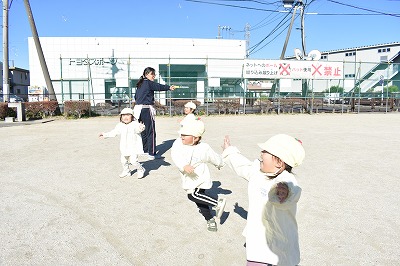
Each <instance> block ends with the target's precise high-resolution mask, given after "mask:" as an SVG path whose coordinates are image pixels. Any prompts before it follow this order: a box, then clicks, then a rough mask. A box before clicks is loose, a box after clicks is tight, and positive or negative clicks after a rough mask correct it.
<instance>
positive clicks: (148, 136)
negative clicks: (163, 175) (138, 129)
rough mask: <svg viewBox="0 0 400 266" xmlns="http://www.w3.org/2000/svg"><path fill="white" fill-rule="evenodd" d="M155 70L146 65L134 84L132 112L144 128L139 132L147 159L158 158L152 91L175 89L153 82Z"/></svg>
mask: <svg viewBox="0 0 400 266" xmlns="http://www.w3.org/2000/svg"><path fill="white" fill-rule="evenodd" d="M155 78H156V71H155V69H154V68H152V67H146V68H145V69H144V71H143V75H142V76H141V77H140V79H139V81H138V83H137V84H136V93H135V107H134V114H135V117H136V118H138V120H139V122H142V123H143V124H144V125H145V126H146V128H145V130H144V131H143V132H142V133H141V134H142V142H143V150H144V152H145V153H148V154H149V159H150V160H152V159H159V158H160V156H159V155H158V154H157V151H156V123H155V115H156V109H155V108H154V92H155V91H168V90H171V91H173V90H175V86H169V85H163V84H160V83H157V82H154V79H155Z"/></svg>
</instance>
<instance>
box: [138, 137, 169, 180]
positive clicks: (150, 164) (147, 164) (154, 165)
mask: <svg viewBox="0 0 400 266" xmlns="http://www.w3.org/2000/svg"><path fill="white" fill-rule="evenodd" d="M174 141H175V139H169V140H165V141H163V143H161V144H160V145H158V146H157V150H158V152H157V155H158V156H160V158H159V159H154V160H149V161H144V162H143V167H144V168H145V169H146V172H147V173H146V175H148V173H150V171H152V170H157V169H158V168H160V167H161V166H169V165H171V164H170V163H168V162H166V161H165V160H164V158H165V156H163V154H165V153H166V152H167V151H168V150H169V149H171V147H172V144H173V143H174Z"/></svg>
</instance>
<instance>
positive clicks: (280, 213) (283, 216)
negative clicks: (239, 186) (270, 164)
mask: <svg viewBox="0 0 400 266" xmlns="http://www.w3.org/2000/svg"><path fill="white" fill-rule="evenodd" d="M222 157H223V160H224V162H225V163H226V164H227V165H228V166H229V167H230V168H232V169H233V170H234V171H235V172H236V174H237V175H238V176H241V177H243V178H245V179H246V180H248V181H249V184H248V197H249V208H248V215H247V224H246V228H245V229H244V231H243V235H244V236H245V237H246V256H247V260H249V261H255V262H263V263H269V264H273V265H287V266H294V265H297V264H299V262H300V250H299V240H298V229H297V222H296V209H297V202H298V200H299V198H300V194H301V188H300V187H299V186H298V184H297V181H296V179H295V177H294V175H293V174H291V173H289V172H287V171H283V172H282V173H281V174H279V175H278V176H277V177H276V178H273V179H269V178H268V177H267V176H266V175H265V173H263V172H261V171H260V162H259V161H258V160H255V161H254V162H251V161H250V160H248V159H247V158H245V157H244V156H243V155H241V154H240V152H239V150H238V149H237V148H236V147H233V146H230V147H228V148H226V149H225V150H224V152H223V153H222ZM279 182H284V183H286V184H287V185H288V187H289V195H288V198H287V199H286V200H285V201H284V202H283V203H280V202H279V199H278V197H277V196H276V185H277V184H278V183H279Z"/></svg>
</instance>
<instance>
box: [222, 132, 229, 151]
mask: <svg viewBox="0 0 400 266" xmlns="http://www.w3.org/2000/svg"><path fill="white" fill-rule="evenodd" d="M229 146H231V140H230V139H229V136H228V135H226V136H225V138H224V144H223V145H222V150H225V149H226V148H228V147H229Z"/></svg>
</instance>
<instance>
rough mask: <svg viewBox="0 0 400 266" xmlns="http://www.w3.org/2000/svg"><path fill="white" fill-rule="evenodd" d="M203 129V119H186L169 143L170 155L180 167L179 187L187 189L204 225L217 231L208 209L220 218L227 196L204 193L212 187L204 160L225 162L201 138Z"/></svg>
mask: <svg viewBox="0 0 400 266" xmlns="http://www.w3.org/2000/svg"><path fill="white" fill-rule="evenodd" d="M203 133H204V123H203V122H202V121H200V120H191V121H188V122H187V123H185V124H184V125H183V127H182V128H181V129H180V131H179V134H180V135H181V137H180V138H178V139H176V140H175V142H174V143H173V145H172V148H171V157H172V160H173V162H174V163H175V165H176V166H177V167H178V169H179V172H180V175H181V179H182V188H183V189H184V190H185V191H186V192H187V196H188V198H189V200H191V201H193V202H194V203H196V205H197V207H198V208H199V212H200V213H201V214H202V215H203V217H204V219H205V220H206V221H207V229H208V230H209V231H217V223H216V221H215V218H214V217H213V215H212V214H211V209H214V210H215V213H216V215H215V216H216V218H220V217H221V215H222V213H223V212H224V208H225V203H226V199H224V198H220V199H216V198H214V197H212V196H210V195H207V194H206V190H207V189H210V188H211V187H212V179H211V176H210V170H209V169H208V166H207V163H210V164H213V165H214V166H215V167H217V168H221V167H222V166H223V165H224V163H223V161H222V158H221V156H220V155H219V154H218V153H216V152H215V151H214V150H213V149H212V148H211V147H210V145H208V144H206V143H203V142H200V140H201V136H202V135H203ZM210 207H211V209H210Z"/></svg>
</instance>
